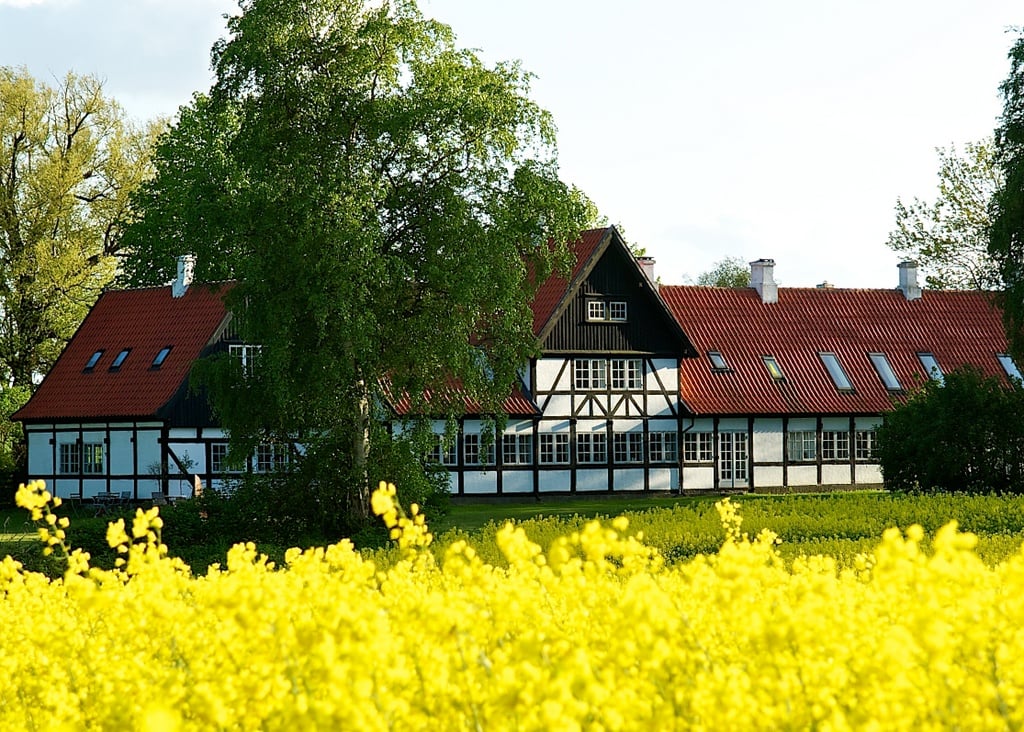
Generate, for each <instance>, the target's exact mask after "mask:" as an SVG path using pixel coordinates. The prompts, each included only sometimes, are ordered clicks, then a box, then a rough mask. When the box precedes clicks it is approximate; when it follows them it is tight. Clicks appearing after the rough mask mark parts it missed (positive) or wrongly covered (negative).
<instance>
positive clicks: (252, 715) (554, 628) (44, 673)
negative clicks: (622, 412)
mask: <svg viewBox="0 0 1024 732" xmlns="http://www.w3.org/2000/svg"><path fill="white" fill-rule="evenodd" d="M18 501H19V503H20V504H21V505H23V506H25V507H27V508H29V509H30V510H31V511H32V512H33V515H34V518H35V519H37V520H38V521H39V522H40V524H41V525H42V526H43V528H42V529H41V530H40V534H41V539H42V540H43V541H44V542H46V543H47V544H48V545H49V547H50V548H51V549H52V550H54V551H55V552H57V553H58V554H64V553H67V554H68V571H67V573H66V575H65V576H64V577H63V579H59V580H55V581H51V580H48V579H46V578H45V577H43V576H42V575H38V574H34V573H28V572H25V571H23V570H22V569H21V568H20V566H19V565H18V564H17V563H16V562H14V561H13V560H11V559H9V558H8V559H6V560H4V561H3V562H2V563H0V595H2V599H0V638H2V642H0V729H3V730H22V729H42V730H51V729H52V730H56V729H66V730H82V729H111V730H113V729H118V730H133V729H139V730H218V729H222V730H250V729H251V730H335V729H338V730H342V729H345V730H348V729H351V730H577V729H582V730H673V729H679V730H691V729H693V730H779V729H794V730H803V729H818V730H848V729H856V730H861V729H868V730H904V729H905V730H929V729H963V730H990V729H991V730H1003V729H1009V730H1016V729H1021V728H1024V700H1022V692H1024V554H1022V553H1020V552H1018V553H1017V554H1015V555H1013V556H1012V557H1010V558H1009V559H1008V560H1006V561H1004V562H1001V563H999V564H997V565H995V566H988V565H986V564H985V563H983V562H982V561H981V560H980V559H979V558H978V556H977V555H976V553H975V551H974V543H975V539H974V537H973V536H972V535H970V534H962V533H958V531H957V528H956V526H955V525H953V524H950V525H947V526H946V527H945V528H943V529H942V530H941V531H939V532H938V533H937V534H936V535H935V536H934V537H932V538H931V544H930V545H931V549H930V551H929V552H927V553H925V552H923V551H922V549H921V542H922V538H923V537H922V534H923V531H922V530H921V529H920V528H918V527H911V528H909V529H908V530H907V531H906V533H905V534H902V533H901V532H900V531H898V530H896V529H893V530H890V531H887V532H886V533H885V535H884V536H883V537H880V540H879V543H878V544H877V547H876V549H875V550H874V551H873V552H871V553H868V554H865V555H863V556H861V557H859V558H857V560H856V561H855V562H853V563H852V565H851V566H850V567H849V568H846V567H842V568H841V567H839V566H838V565H837V564H836V562H835V560H833V559H830V558H828V557H824V556H818V557H809V558H798V559H796V560H794V561H793V562H791V563H786V562H783V561H782V560H781V559H780V557H779V555H778V553H777V549H776V539H775V537H774V535H772V534H770V533H769V532H762V533H761V534H760V535H758V536H757V537H755V538H753V539H750V538H748V537H747V536H745V535H744V534H743V533H742V532H741V530H740V518H739V515H738V514H737V512H736V506H735V504H732V503H729V502H728V501H723V502H721V503H720V504H719V512H720V514H721V516H722V521H723V524H724V525H725V527H726V532H727V538H726V540H725V541H724V543H723V544H722V546H721V548H720V549H719V551H718V552H717V553H716V554H713V555H703V556H698V557H696V558H695V559H692V560H689V561H686V562H681V563H678V564H673V565H671V566H666V565H665V563H664V562H663V560H662V558H661V557H660V555H659V554H658V552H657V551H656V550H654V549H652V548H650V547H647V546H645V545H644V544H643V543H642V540H639V539H638V538H637V537H635V536H633V537H627V536H626V530H627V526H626V519H624V518H621V517H620V518H618V519H615V520H614V521H611V522H606V523H605V524H604V525H602V524H601V523H598V522H592V523H589V524H587V525H586V526H585V527H584V528H583V529H582V530H580V531H578V532H574V533H572V534H571V535H569V536H564V537H562V538H560V539H558V540H557V541H555V542H554V543H553V544H552V545H551V547H550V548H549V549H548V550H547V551H546V552H545V551H542V550H541V549H540V547H539V546H537V545H535V544H533V543H531V542H530V541H529V540H528V539H527V538H526V536H525V534H524V533H523V532H522V530H521V529H517V528H514V527H513V526H512V525H509V526H506V527H505V528H504V529H502V530H501V531H499V532H498V537H497V541H498V543H499V545H500V548H501V551H502V553H503V554H504V555H505V557H506V558H507V566H504V565H503V566H502V567H500V568H499V567H495V566H492V565H490V564H487V563H485V562H483V561H482V560H481V559H480V558H479V556H478V555H477V554H476V553H475V552H474V551H473V550H472V549H471V548H470V547H469V546H468V545H467V544H466V543H465V542H461V541H457V542H455V543H454V544H452V545H451V546H450V547H449V548H448V549H447V550H446V552H445V554H444V556H443V558H442V559H440V560H437V559H435V558H434V555H433V553H431V552H430V551H428V550H426V546H427V545H428V544H429V542H430V538H431V537H430V534H429V533H428V532H427V529H426V527H425V524H424V522H423V519H422V516H421V515H420V514H418V512H417V511H416V509H415V507H411V512H410V514H409V515H406V514H405V513H404V512H403V511H402V509H401V507H399V506H398V505H397V504H396V502H395V500H394V488H393V487H390V486H382V487H381V489H379V490H378V491H377V492H376V493H375V495H374V500H373V504H374V510H375V511H376V512H377V513H378V514H379V515H381V516H382V517H383V519H384V520H385V521H386V522H387V523H388V525H389V526H390V527H391V529H392V537H393V538H394V539H396V541H397V542H398V544H399V545H400V547H401V551H402V552H403V559H402V560H400V561H397V562H395V563H393V564H391V565H389V566H387V567H378V566H376V565H375V564H374V563H373V562H372V561H371V560H369V559H366V558H364V557H363V556H361V555H360V554H359V553H358V552H356V551H355V550H354V549H353V548H352V546H351V544H349V543H348V542H346V541H342V542H340V543H338V544H335V545H333V546H330V547H327V548H325V549H313V550H308V551H299V550H291V551H290V552H289V553H288V555H287V559H286V563H285V564H286V566H285V567H281V568H275V567H273V566H269V565H268V563H267V561H266V560H265V559H264V558H261V556H260V554H259V553H258V551H257V549H256V548H255V547H254V546H252V545H247V546H243V545H239V546H236V547H235V548H234V549H233V550H232V551H231V553H230V555H229V556H228V558H227V563H226V566H225V567H223V568H220V569H213V570H211V571H210V572H208V573H207V574H206V575H203V576H193V575H192V574H191V572H190V571H189V569H188V568H187V567H186V566H184V565H183V564H182V563H181V562H180V561H178V560H174V559H171V558H169V557H168V556H167V550H166V548H165V547H163V546H162V545H161V543H160V527H161V520H160V518H159V516H158V514H157V513H156V510H155V509H153V510H151V511H148V512H147V511H143V510H141V509H140V510H139V512H138V513H137V514H136V517H135V520H134V525H133V526H131V527H127V526H125V525H124V523H123V522H118V523H114V524H111V526H110V528H109V530H108V540H109V541H110V543H111V545H112V546H115V547H120V549H119V551H120V553H121V556H122V557H123V561H122V562H121V563H120V566H119V567H118V568H116V569H114V570H112V571H103V570H98V569H95V568H90V567H89V565H88V558H87V557H86V556H84V555H82V554H81V553H79V552H75V551H74V550H69V549H68V548H67V547H66V545H65V534H64V529H65V528H66V526H65V525H64V524H66V521H65V520H64V519H57V518H56V517H55V516H54V514H53V513H52V512H51V508H52V507H53V506H54V504H55V501H54V500H53V499H51V497H50V496H49V494H48V493H47V492H46V490H45V486H43V484H42V483H38V482H36V483H32V484H30V485H29V486H23V487H22V489H21V490H20V491H19V493H18Z"/></svg>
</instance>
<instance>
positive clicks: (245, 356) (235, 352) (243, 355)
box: [228, 344, 261, 376]
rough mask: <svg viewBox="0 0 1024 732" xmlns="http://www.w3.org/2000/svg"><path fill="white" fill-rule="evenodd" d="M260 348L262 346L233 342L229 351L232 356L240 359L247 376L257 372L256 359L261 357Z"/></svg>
mask: <svg viewBox="0 0 1024 732" xmlns="http://www.w3.org/2000/svg"><path fill="white" fill-rule="evenodd" d="M260 349H261V347H260V346H251V345H248V344H232V345H230V346H228V353H229V354H230V355H231V357H232V358H236V359H238V362H239V363H240V364H241V365H242V373H243V374H244V375H245V376H252V375H253V374H254V373H256V361H257V360H258V359H259V355H260Z"/></svg>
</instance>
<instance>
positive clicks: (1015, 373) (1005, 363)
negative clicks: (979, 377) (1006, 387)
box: [996, 353, 1021, 382]
mask: <svg viewBox="0 0 1024 732" xmlns="http://www.w3.org/2000/svg"><path fill="white" fill-rule="evenodd" d="M996 358H997V359H999V365H1000V366H1002V367H1003V371H1005V372H1006V375H1007V376H1009V377H1010V378H1011V379H1013V380H1015V381H1017V382H1020V381H1021V375H1020V369H1018V368H1017V364H1015V363H1014V362H1013V358H1011V356H1010V354H1008V353H997V354H996Z"/></svg>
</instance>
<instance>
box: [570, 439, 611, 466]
mask: <svg viewBox="0 0 1024 732" xmlns="http://www.w3.org/2000/svg"><path fill="white" fill-rule="evenodd" d="M576 460H577V462H580V463H606V462H608V435H607V434H605V433H604V432H579V433H577V435H576Z"/></svg>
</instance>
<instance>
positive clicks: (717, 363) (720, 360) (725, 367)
mask: <svg viewBox="0 0 1024 732" xmlns="http://www.w3.org/2000/svg"><path fill="white" fill-rule="evenodd" d="M708 360H709V361H710V362H711V368H712V369H713V370H714V371H729V370H730V369H729V364H727V363H726V362H725V356H723V355H722V352H721V351H708Z"/></svg>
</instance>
